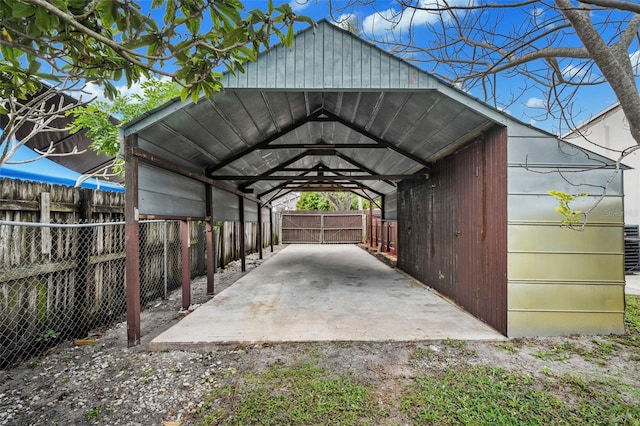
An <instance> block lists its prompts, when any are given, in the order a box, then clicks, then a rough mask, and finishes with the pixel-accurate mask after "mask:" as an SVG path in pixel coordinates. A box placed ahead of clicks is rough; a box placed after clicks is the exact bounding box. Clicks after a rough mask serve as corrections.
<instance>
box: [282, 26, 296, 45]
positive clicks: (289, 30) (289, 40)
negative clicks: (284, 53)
mask: <svg viewBox="0 0 640 426" xmlns="http://www.w3.org/2000/svg"><path fill="white" fill-rule="evenodd" d="M293 36H294V33H293V24H291V25H289V28H287V35H286V36H285V37H284V45H285V46H291V45H292V44H293Z"/></svg>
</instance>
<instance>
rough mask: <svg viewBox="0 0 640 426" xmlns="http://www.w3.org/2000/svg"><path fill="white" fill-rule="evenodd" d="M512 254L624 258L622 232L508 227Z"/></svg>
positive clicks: (607, 228) (616, 229)
mask: <svg viewBox="0 0 640 426" xmlns="http://www.w3.org/2000/svg"><path fill="white" fill-rule="evenodd" d="M508 229H509V231H508V232H509V251H510V252H535V251H542V252H547V253H552V252H558V253H563V252H564V253H591V252H593V250H594V248H597V250H598V252H599V253H607V254H623V253H624V247H623V239H622V228H620V227H619V226H588V227H586V228H585V229H584V231H582V232H577V231H574V230H571V229H566V228H560V227H559V226H557V225H531V224H510V225H509V228H508Z"/></svg>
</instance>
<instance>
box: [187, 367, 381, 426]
mask: <svg viewBox="0 0 640 426" xmlns="http://www.w3.org/2000/svg"><path fill="white" fill-rule="evenodd" d="M204 407H205V409H204V410H202V411H203V412H201V416H202V417H203V420H202V421H201V423H199V424H200V425H211V424H224V425H248V424H261V425H282V424H286V425H307V424H341V425H353V424H363V423H376V421H375V420H376V419H379V418H381V417H382V416H383V415H384V414H383V412H382V411H380V409H379V408H378V406H377V404H376V402H375V399H374V398H373V397H372V395H371V393H370V392H369V389H368V388H367V387H366V386H364V385H362V384H359V383H356V382H354V381H353V380H352V379H351V378H349V377H342V376H341V377H335V376H331V375H330V374H329V373H328V372H327V371H324V370H322V369H320V368H319V367H317V366H316V364H315V363H314V362H313V361H307V362H304V363H301V364H296V365H292V366H283V365H281V364H277V365H274V366H272V367H271V368H269V369H267V370H266V371H264V372H262V373H259V374H247V375H246V376H245V377H244V378H242V380H238V381H237V382H236V385H235V386H234V387H233V389H232V391H230V392H229V391H228V388H227V391H222V392H221V391H214V392H212V393H209V394H207V395H205V406H204Z"/></svg>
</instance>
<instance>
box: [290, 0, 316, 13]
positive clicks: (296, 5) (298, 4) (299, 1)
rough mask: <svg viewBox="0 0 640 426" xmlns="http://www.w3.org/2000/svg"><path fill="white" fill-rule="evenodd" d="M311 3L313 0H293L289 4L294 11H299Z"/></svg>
mask: <svg viewBox="0 0 640 426" xmlns="http://www.w3.org/2000/svg"><path fill="white" fill-rule="evenodd" d="M310 4H311V0H291V1H290V2H289V6H291V9H293V11H294V12H296V13H298V12H300V11H302V10H304V9H306V8H307V6H309V5H310Z"/></svg>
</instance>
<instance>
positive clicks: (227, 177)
mask: <svg viewBox="0 0 640 426" xmlns="http://www.w3.org/2000/svg"><path fill="white" fill-rule="evenodd" d="M314 171H316V170H313V169H309V172H314ZM427 177H428V175H427V174H411V175H349V176H340V175H337V176H326V175H322V176H304V177H302V176H273V175H271V176H259V177H256V176H252V175H215V176H211V177H210V179H211V180H216V181H217V180H236V181H238V180H245V181H246V180H250V181H256V180H262V181H281V180H313V179H320V180H325V181H334V180H354V181H359V180H374V181H375V180H377V181H385V180H415V179H427Z"/></svg>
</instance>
